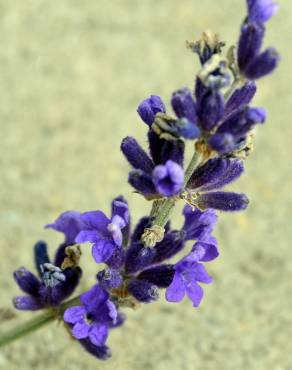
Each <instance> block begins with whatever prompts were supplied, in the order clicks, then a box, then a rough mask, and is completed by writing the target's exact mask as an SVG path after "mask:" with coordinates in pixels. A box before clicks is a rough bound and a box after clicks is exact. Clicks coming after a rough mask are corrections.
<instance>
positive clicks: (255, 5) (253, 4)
mask: <svg viewBox="0 0 292 370" xmlns="http://www.w3.org/2000/svg"><path fill="white" fill-rule="evenodd" d="M247 7H248V19H249V20H250V21H251V22H254V23H265V22H267V21H268V20H269V19H270V18H271V17H273V16H274V15H275V14H276V13H277V11H278V9H279V5H278V4H277V3H276V2H275V1H274V0H247Z"/></svg>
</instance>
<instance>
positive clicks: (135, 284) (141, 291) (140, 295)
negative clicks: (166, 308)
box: [128, 279, 159, 303]
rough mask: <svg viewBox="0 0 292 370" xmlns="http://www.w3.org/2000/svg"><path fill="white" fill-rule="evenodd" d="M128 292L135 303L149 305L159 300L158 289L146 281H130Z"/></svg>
mask: <svg viewBox="0 0 292 370" xmlns="http://www.w3.org/2000/svg"><path fill="white" fill-rule="evenodd" d="M128 291H129V293H131V295H132V296H133V297H134V298H135V299H137V301H139V302H143V303H150V302H152V301H156V300H157V299H158V298H159V293H158V287H157V286H156V285H154V284H152V283H150V282H149V281H147V280H138V279H133V280H131V281H130V283H129V285H128Z"/></svg>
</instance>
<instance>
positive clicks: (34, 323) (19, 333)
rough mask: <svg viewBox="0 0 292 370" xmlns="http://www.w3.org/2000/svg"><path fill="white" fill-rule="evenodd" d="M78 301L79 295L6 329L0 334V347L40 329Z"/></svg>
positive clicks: (59, 316)
mask: <svg viewBox="0 0 292 370" xmlns="http://www.w3.org/2000/svg"><path fill="white" fill-rule="evenodd" d="M79 302H80V300H79V296H78V297H74V298H72V299H70V300H69V301H67V302H64V303H63V304H61V305H60V307H58V309H50V310H47V311H45V312H44V313H43V314H42V315H38V316H37V317H34V318H33V319H31V320H28V321H27V322H25V323H24V324H20V325H18V326H17V327H16V328H14V329H12V330H10V331H8V332H7V333H4V334H0V347H4V346H5V345H6V344H9V343H11V342H13V341H15V340H16V339H18V338H21V337H24V336H25V335H27V334H29V333H31V332H33V331H35V330H38V329H40V328H41V327H43V326H44V325H46V324H49V323H50V322H53V321H54V320H56V319H58V318H61V317H62V315H63V313H64V311H65V310H66V308H68V307H71V306H74V305H77V304H79Z"/></svg>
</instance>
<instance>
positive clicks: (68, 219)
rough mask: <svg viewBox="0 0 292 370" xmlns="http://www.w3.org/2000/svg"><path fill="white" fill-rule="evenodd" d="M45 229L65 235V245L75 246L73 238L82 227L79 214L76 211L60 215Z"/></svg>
mask: <svg viewBox="0 0 292 370" xmlns="http://www.w3.org/2000/svg"><path fill="white" fill-rule="evenodd" d="M45 227H46V228H51V229H54V230H56V231H59V232H61V233H63V234H64V235H65V244H67V245H72V244H75V238H76V236H77V235H78V233H79V232H80V230H82V228H83V227H84V223H83V221H82V219H81V214H80V213H79V212H76V211H67V212H64V213H62V214H61V215H60V216H59V217H58V218H57V219H56V221H55V222H54V223H52V224H48V225H46V226H45Z"/></svg>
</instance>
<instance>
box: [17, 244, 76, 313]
mask: <svg viewBox="0 0 292 370" xmlns="http://www.w3.org/2000/svg"><path fill="white" fill-rule="evenodd" d="M61 248H62V249H63V246H61ZM34 251H35V262H36V266H37V270H38V273H39V277H37V276H36V275H34V274H33V273H31V272H30V271H28V270H27V269H25V268H24V267H21V268H20V269H18V270H16V271H15V272H14V279H15V281H16V283H17V284H18V286H19V287H20V289H21V290H22V291H23V292H24V293H26V294H27V295H26V296H18V297H16V298H15V299H14V306H15V308H17V309H18V310H39V309H42V308H46V307H57V306H59V305H60V303H61V302H62V301H64V300H65V299H66V298H68V297H69V296H70V295H71V294H72V293H73V292H74V290H75V289H76V287H77V285H78V284H79V281H80V277H81V269H80V268H79V267H72V268H69V267H68V268H66V269H65V270H62V269H61V268H60V265H54V264H52V263H51V261H50V259H49V257H48V253H47V245H46V243H44V242H38V243H36V245H35V248H34ZM58 252H59V251H57V254H58ZM60 262H62V261H60Z"/></svg>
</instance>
